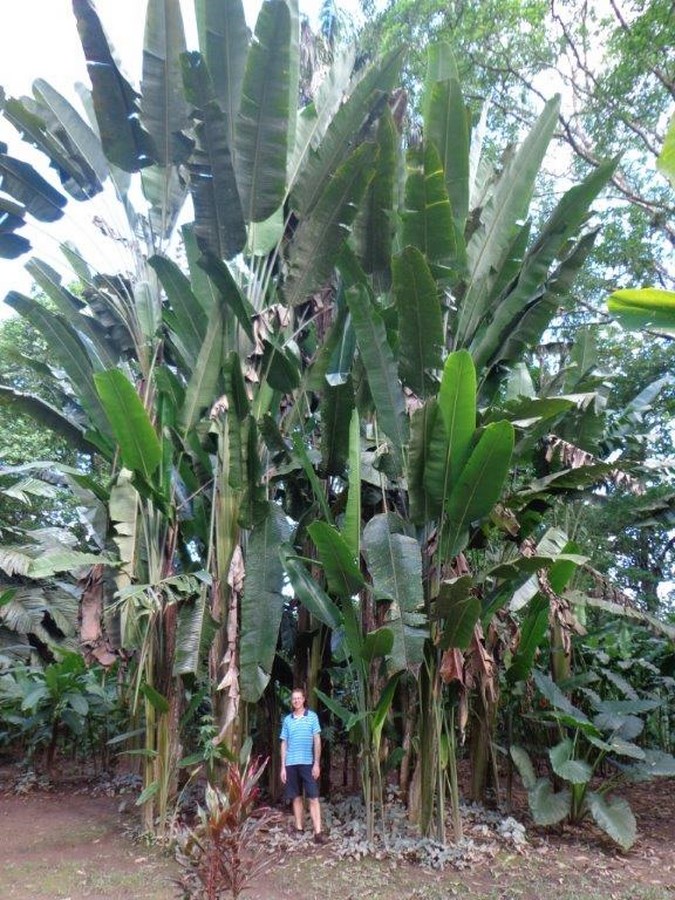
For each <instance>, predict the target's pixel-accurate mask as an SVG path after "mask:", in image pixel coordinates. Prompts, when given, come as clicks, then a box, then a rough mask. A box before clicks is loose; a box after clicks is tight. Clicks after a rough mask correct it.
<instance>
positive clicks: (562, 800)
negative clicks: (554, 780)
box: [527, 778, 572, 826]
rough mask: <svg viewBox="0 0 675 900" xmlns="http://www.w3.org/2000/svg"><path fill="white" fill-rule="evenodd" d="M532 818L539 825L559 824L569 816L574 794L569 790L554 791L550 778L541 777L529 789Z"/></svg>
mask: <svg viewBox="0 0 675 900" xmlns="http://www.w3.org/2000/svg"><path fill="white" fill-rule="evenodd" d="M527 800H528V803H529V804H530V811H531V813H532V818H533V819H534V821H535V822H536V823H537V825H544V826H547V825H557V823H558V822H562V820H563V819H566V818H567V816H569V814H570V811H571V809H572V794H571V793H570V791H568V790H562V791H557V792H556V791H554V790H553V785H552V784H551V782H550V781H549V780H548V778H540V779H538V781H537V782H536V784H535V785H534V787H533V788H532V789H531V790H529V791H528V793H527Z"/></svg>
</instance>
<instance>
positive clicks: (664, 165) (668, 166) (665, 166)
mask: <svg viewBox="0 0 675 900" xmlns="http://www.w3.org/2000/svg"><path fill="white" fill-rule="evenodd" d="M656 168H657V169H658V170H659V171H660V172H663V174H664V175H665V176H666V177H667V178H669V179H670V183H671V184H672V186H673V187H674V188H675V114H673V115H672V116H671V117H670V124H669V125H668V131H667V132H666V139H665V141H664V142H663V147H662V148H661V152H660V153H659V155H658V157H657V159H656Z"/></svg>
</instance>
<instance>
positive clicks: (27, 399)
mask: <svg viewBox="0 0 675 900" xmlns="http://www.w3.org/2000/svg"><path fill="white" fill-rule="evenodd" d="M0 405H2V406H7V407H10V408H12V409H14V410H16V412H18V413H23V414H25V415H28V416H31V417H32V418H33V419H35V420H36V421H37V422H40V423H41V424H43V425H46V426H47V428H51V430H52V431H54V432H55V433H56V434H59V435H61V437H63V438H65V440H66V441H68V443H69V444H70V445H71V446H72V447H74V448H75V449H76V450H81V451H82V452H83V453H91V452H92V451H94V450H98V449H99V448H98V447H97V446H96V445H95V444H93V443H90V441H89V439H88V435H86V433H85V431H84V429H83V428H80V427H79V426H78V425H77V424H76V423H75V422H73V421H72V420H71V419H69V418H68V416H65V415H64V414H63V413H61V412H59V410H58V409H55V408H54V407H53V406H51V405H50V404H49V403H46V402H45V401H44V400H42V399H40V397H36V396H34V395H33V394H27V393H24V392H22V391H17V390H15V389H14V388H12V387H7V386H6V385H3V384H0Z"/></svg>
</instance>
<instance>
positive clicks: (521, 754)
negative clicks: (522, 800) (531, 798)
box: [510, 744, 537, 791]
mask: <svg viewBox="0 0 675 900" xmlns="http://www.w3.org/2000/svg"><path fill="white" fill-rule="evenodd" d="M510 753H511V759H512V760H513V762H514V764H515V766H516V768H517V769H518V773H519V774H520V777H521V779H522V781H523V787H524V788H525V790H526V791H531V790H532V788H533V787H534V786H535V785H536V783H537V775H536V772H535V771H534V766H533V765H532V760H531V759H530V757H529V754H528V753H527V751H526V750H523V748H522V747H518V746H516V745H515V744H514V745H513V746H512V747H511V748H510Z"/></svg>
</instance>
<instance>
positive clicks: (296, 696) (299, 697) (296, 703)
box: [291, 691, 305, 710]
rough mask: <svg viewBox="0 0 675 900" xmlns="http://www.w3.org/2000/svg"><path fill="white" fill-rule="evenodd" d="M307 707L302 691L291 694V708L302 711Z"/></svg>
mask: <svg viewBox="0 0 675 900" xmlns="http://www.w3.org/2000/svg"><path fill="white" fill-rule="evenodd" d="M304 705H305V697H304V695H303V694H302V692H301V691H293V693H292V694H291V707H292V708H293V709H294V710H295V709H297V710H300V709H302V708H303V707H304Z"/></svg>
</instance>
